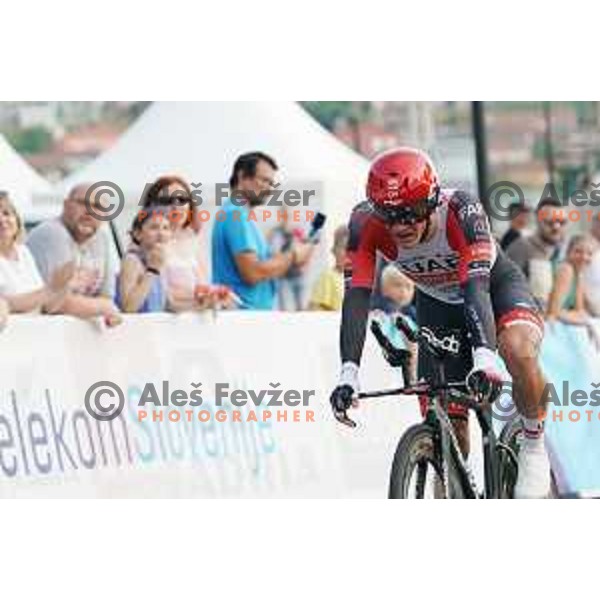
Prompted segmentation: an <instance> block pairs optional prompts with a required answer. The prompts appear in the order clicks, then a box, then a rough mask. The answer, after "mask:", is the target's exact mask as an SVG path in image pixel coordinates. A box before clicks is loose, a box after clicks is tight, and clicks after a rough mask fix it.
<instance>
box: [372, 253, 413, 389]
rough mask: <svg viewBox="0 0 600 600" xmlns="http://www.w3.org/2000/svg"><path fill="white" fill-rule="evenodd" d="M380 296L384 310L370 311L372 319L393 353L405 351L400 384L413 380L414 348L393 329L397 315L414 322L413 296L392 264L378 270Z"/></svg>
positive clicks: (396, 329) (410, 285) (403, 276)
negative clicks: (406, 356)
mask: <svg viewBox="0 0 600 600" xmlns="http://www.w3.org/2000/svg"><path fill="white" fill-rule="evenodd" d="M379 287H380V293H381V296H382V299H383V300H385V301H386V306H385V310H381V309H377V310H374V311H372V319H373V321H375V322H376V323H378V324H379V329H380V331H381V333H382V334H383V335H384V336H385V338H386V339H387V340H388V341H389V343H390V344H391V345H392V347H393V348H395V349H396V350H408V351H409V352H410V358H409V360H408V362H407V364H406V365H404V366H403V371H402V377H403V380H404V384H405V385H408V383H409V382H412V381H416V376H417V345H416V344H414V343H412V342H409V341H408V340H406V339H405V338H404V336H403V335H402V334H401V333H400V331H399V329H398V327H397V326H396V317H397V316H398V314H399V313H402V314H405V315H408V316H409V317H410V318H411V319H413V320H415V319H416V310H415V307H414V305H413V301H414V297H415V286H414V283H413V282H412V281H411V280H410V279H409V278H408V277H406V275H404V274H403V273H402V272H401V271H400V270H399V269H398V267H396V266H395V265H394V264H393V263H390V264H388V265H386V266H385V267H384V268H383V270H382V271H381V277H380V284H379Z"/></svg>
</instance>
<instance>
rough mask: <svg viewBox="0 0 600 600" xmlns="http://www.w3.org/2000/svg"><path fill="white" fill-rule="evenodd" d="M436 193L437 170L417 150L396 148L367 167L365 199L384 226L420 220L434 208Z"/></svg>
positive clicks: (427, 157)
mask: <svg viewBox="0 0 600 600" xmlns="http://www.w3.org/2000/svg"><path fill="white" fill-rule="evenodd" d="M439 194H440V181H439V177H438V174H437V171H436V170H435V167H434V166H433V162H432V161H431V159H430V158H429V156H428V155H427V154H426V153H425V152H423V151H421V150H416V149H414V148H396V149H394V150H389V151H387V152H384V153H383V154H380V155H379V156H378V157H376V158H375V160H374V161H373V163H372V164H371V169H370V170H369V180H368V182H367V198H368V200H369V202H370V203H371V206H372V207H373V209H374V210H375V212H376V213H377V214H378V215H379V216H381V217H382V218H383V219H384V220H385V221H387V222H388V223H416V222H418V221H424V220H425V219H426V218H427V217H429V215H430V214H431V213H432V212H433V211H434V210H435V208H436V207H437V206H438V203H439Z"/></svg>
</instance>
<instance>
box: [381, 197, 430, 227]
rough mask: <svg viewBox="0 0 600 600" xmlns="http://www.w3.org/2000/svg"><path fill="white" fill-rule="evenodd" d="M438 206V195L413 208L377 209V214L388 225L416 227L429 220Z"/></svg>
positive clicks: (420, 202)
mask: <svg viewBox="0 0 600 600" xmlns="http://www.w3.org/2000/svg"><path fill="white" fill-rule="evenodd" d="M437 205H438V195H437V194H436V195H435V196H431V197H430V198H425V199H424V200H421V201H419V202H417V203H416V204H413V205H412V206H393V207H389V208H383V207H381V206H376V207H375V212H376V213H377V214H378V215H379V216H380V217H381V218H382V219H383V220H384V221H385V222H386V223H387V224H388V225H396V224H397V225H415V224H417V223H422V222H423V221H425V220H427V219H428V218H429V216H430V215H431V213H432V212H433V211H434V210H435V208H436V207H437Z"/></svg>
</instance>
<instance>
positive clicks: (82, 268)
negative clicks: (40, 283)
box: [27, 184, 121, 326]
mask: <svg viewBox="0 0 600 600" xmlns="http://www.w3.org/2000/svg"><path fill="white" fill-rule="evenodd" d="M90 186H91V184H80V185H77V186H75V187H74V188H73V189H72V190H71V191H70V192H69V194H68V196H67V198H66V199H65V201H64V205H63V211H62V215H61V216H60V217H58V218H56V219H51V220H49V221H46V222H45V223H42V224H41V225H38V226H37V227H36V228H35V229H34V230H33V231H32V232H31V233H30V234H29V236H28V238H27V246H28V247H29V250H30V251H31V253H32V254H33V257H34V258H35V261H36V263H37V266H38V269H39V271H40V273H41V275H42V278H43V279H44V281H46V283H48V282H49V281H50V277H51V273H52V272H53V271H54V270H56V268H57V267H58V266H60V265H63V264H65V263H67V262H74V263H75V265H76V269H75V276H74V277H73V280H72V281H71V283H70V285H69V294H68V295H67V297H66V298H65V302H64V303H63V307H62V310H63V312H65V313H67V314H70V315H75V316H78V317H82V318H87V317H95V316H102V317H103V318H104V322H105V323H106V325H108V326H114V325H118V324H119V323H120V322H121V317H120V315H119V312H118V311H117V309H116V307H115V305H114V304H113V301H112V298H113V295H114V283H115V272H114V269H113V268H112V267H111V264H110V260H109V247H108V240H107V238H106V236H104V235H102V233H101V232H99V228H100V226H101V225H102V222H101V221H99V220H98V219H96V218H95V217H94V216H93V215H92V214H91V212H90V210H89V209H88V207H87V206H86V196H87V195H88V192H89V190H90ZM89 204H90V207H91V208H92V209H93V208H94V206H98V207H99V202H98V197H97V196H94V195H93V194H92V195H91V197H90V198H89Z"/></svg>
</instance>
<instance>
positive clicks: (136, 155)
mask: <svg viewBox="0 0 600 600" xmlns="http://www.w3.org/2000/svg"><path fill="white" fill-rule="evenodd" d="M252 150H260V151H263V152H266V153H267V154H269V155H271V156H273V158H275V160H276V161H277V162H278V164H279V166H280V167H281V175H282V176H283V177H282V178H283V181H284V185H285V186H286V187H288V188H290V187H293V188H295V189H298V188H299V189H308V188H309V187H311V186H312V184H316V185H317V187H318V188H319V189H320V190H321V193H320V195H321V198H320V201H319V203H318V206H317V208H322V209H323V210H324V211H325V212H326V213H327V214H328V217H329V224H330V225H331V226H335V225H337V224H339V223H343V222H346V221H347V217H348V214H349V211H350V209H351V207H352V206H353V205H354V204H355V203H356V202H357V201H358V200H359V199H360V198H361V196H362V193H363V192H362V190H363V187H364V182H365V176H366V166H367V162H366V161H365V160H364V159H363V158H361V157H360V156H359V155H357V154H355V153H354V152H353V151H352V150H350V149H349V148H347V147H346V146H345V145H344V144H342V143H341V142H339V141H338V140H336V139H335V138H334V137H333V136H332V135H331V134H330V133H329V132H327V131H326V130H325V129H323V128H322V127H321V126H320V125H319V124H318V123H317V122H316V121H315V120H314V119H313V118H312V117H310V116H309V115H308V114H307V113H306V112H305V111H304V110H303V109H302V108H301V107H300V106H299V105H298V104H296V103H294V102H156V103H154V104H153V105H151V106H150V107H149V108H148V110H147V111H146V112H145V113H144V114H143V115H142V116H141V117H140V118H139V119H138V121H136V122H135V123H134V124H133V125H132V126H131V128H130V129H129V130H128V131H127V132H126V133H125V134H124V135H123V137H122V138H121V139H120V140H119V141H118V142H117V144H116V145H115V146H114V147H113V148H111V149H110V150H108V151H107V152H106V153H104V154H103V155H101V156H100V157H98V158H97V159H96V160H95V161H93V162H92V163H91V164H90V165H88V166H87V167H84V168H83V169H82V170H81V171H79V172H77V173H75V174H74V175H72V176H70V177H68V178H67V179H66V180H65V181H63V182H62V184H61V191H65V188H68V187H70V186H72V185H73V184H74V183H77V182H82V181H104V180H108V181H112V182H115V183H116V184H117V185H119V187H121V189H122V190H123V191H124V192H125V194H126V196H127V197H128V198H129V199H130V201H131V199H132V198H135V199H136V200H137V199H138V198H139V194H140V192H141V191H142V190H143V189H144V186H145V185H146V184H147V183H148V182H151V181H153V180H154V179H155V178H156V177H158V176H159V175H163V174H165V173H177V174H180V175H182V176H184V177H185V178H186V179H187V180H188V181H190V182H194V183H198V182H201V183H202V184H203V186H202V190H203V198H205V199H206V200H207V201H208V200H212V196H213V194H211V193H210V191H211V190H214V184H216V183H226V182H227V181H228V179H229V176H230V173H231V168H232V165H233V162H234V160H235V159H236V157H237V156H238V155H239V154H241V153H244V152H248V151H252ZM309 184H310V185H309Z"/></svg>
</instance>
